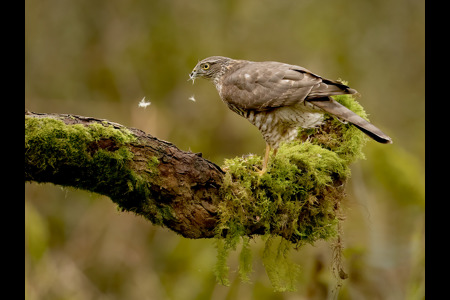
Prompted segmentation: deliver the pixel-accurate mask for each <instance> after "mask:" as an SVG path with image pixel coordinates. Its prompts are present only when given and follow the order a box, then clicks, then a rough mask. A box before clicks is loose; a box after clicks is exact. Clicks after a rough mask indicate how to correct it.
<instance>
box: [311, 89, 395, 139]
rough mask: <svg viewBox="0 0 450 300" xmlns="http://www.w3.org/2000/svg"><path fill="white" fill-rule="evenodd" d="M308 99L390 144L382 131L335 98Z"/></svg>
mask: <svg viewBox="0 0 450 300" xmlns="http://www.w3.org/2000/svg"><path fill="white" fill-rule="evenodd" d="M308 101H309V102H310V103H312V104H314V105H315V106H317V107H319V108H321V109H323V110H324V111H326V112H327V113H329V114H331V115H334V116H336V117H338V118H340V119H342V120H345V121H347V122H350V123H352V124H353V125H355V126H356V127H357V128H358V129H359V130H361V131H362V132H364V133H365V134H367V135H368V136H369V137H371V138H372V139H374V140H375V141H377V142H379V143H382V144H392V139H391V138H390V137H389V136H388V135H386V134H385V133H384V132H382V131H381V130H380V129H379V128H378V127H376V126H375V125H373V124H371V123H369V122H368V121H366V120H364V119H363V118H361V117H360V116H358V115H357V114H355V113H354V112H352V111H351V110H350V109H348V108H347V107H345V106H343V105H342V104H340V103H338V102H336V101H335V100H333V99H331V98H329V97H326V98H319V99H314V100H308Z"/></svg>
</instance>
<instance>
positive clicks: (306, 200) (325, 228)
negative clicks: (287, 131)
mask: <svg viewBox="0 0 450 300" xmlns="http://www.w3.org/2000/svg"><path fill="white" fill-rule="evenodd" d="M335 99H336V101H338V102H340V103H342V104H344V105H345V106H347V107H349V108H350V109H351V110H353V111H354V112H356V113H358V114H359V115H361V116H362V117H366V115H365V112H364V110H363V108H362V107H361V106H360V105H359V104H358V103H357V102H356V101H355V99H354V98H353V97H352V96H350V95H343V96H338V97H336V98H335ZM366 140H367V139H366V137H365V135H364V133H362V132H361V131H359V130H358V129H357V128H355V127H354V126H352V125H350V124H344V123H342V122H340V121H339V120H336V119H334V118H332V117H330V116H327V117H326V118H325V124H324V125H323V126H321V127H320V128H317V129H308V130H304V131H301V132H299V136H298V140H295V141H293V142H290V143H284V144H282V145H281V146H280V148H279V149H278V152H277V154H276V156H275V157H273V156H271V159H270V163H269V168H268V172H267V173H265V174H264V175H262V176H259V175H258V174H257V173H256V172H255V167H257V168H261V164H262V158H261V157H260V156H257V155H249V156H246V157H236V158H233V159H227V160H226V161H225V166H224V169H225V170H227V172H226V175H225V178H224V184H223V186H222V188H221V194H222V197H223V198H224V199H225V200H226V201H223V202H222V203H220V205H219V216H220V225H219V226H218V227H217V237H218V238H219V239H224V241H223V242H222V243H219V244H218V255H219V257H218V261H220V264H221V265H222V266H221V268H220V269H221V272H220V274H219V275H220V276H225V275H227V272H225V271H226V270H227V269H226V268H225V267H224V266H223V263H224V262H225V261H226V258H224V257H221V256H226V255H228V253H229V251H230V250H231V249H235V248H236V245H237V244H238V243H239V242H240V240H241V237H243V236H246V235H250V236H251V235H264V236H265V237H266V238H267V242H266V250H265V254H264V257H263V260H264V264H265V266H266V271H267V273H268V276H269V278H270V279H271V282H272V284H273V286H274V288H275V289H276V290H292V289H293V286H294V285H293V281H292V280H295V276H294V275H295V274H296V273H297V271H298V269H297V267H296V266H294V265H293V264H291V263H289V262H288V259H287V256H288V252H289V250H290V249H291V248H292V247H296V248H299V247H300V246H302V245H304V244H307V243H308V244H313V243H314V242H315V241H317V240H329V239H331V238H334V237H336V235H337V232H338V231H337V224H338V209H339V203H340V201H341V200H342V198H343V197H344V196H345V193H344V188H343V187H344V185H345V182H346V180H347V179H348V178H349V176H350V168H349V165H350V163H352V162H353V161H355V160H356V159H358V158H363V157H364V155H363V153H362V148H363V146H364V144H365V143H366ZM276 236H280V237H281V242H280V243H278V246H274V245H273V243H272V241H273V239H274V238H275V237H276ZM243 251H244V253H242V252H241V261H242V263H243V265H245V266H246V267H245V268H247V267H248V266H251V263H249V262H248V257H249V255H248V251H249V250H248V244H246V245H245V247H243ZM250 271H251V270H248V269H245V272H243V273H244V274H249V273H250ZM241 277H242V278H243V279H245V280H247V279H248V278H247V277H246V276H241ZM293 278H294V279H293ZM219 281H221V282H226V280H224V278H220V279H219Z"/></svg>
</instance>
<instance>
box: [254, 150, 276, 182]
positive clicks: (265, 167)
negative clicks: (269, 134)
mask: <svg viewBox="0 0 450 300" xmlns="http://www.w3.org/2000/svg"><path fill="white" fill-rule="evenodd" d="M274 153H276V150H275V152H274ZM269 156H270V146H269V144H266V153H265V154H264V161H263V167H262V169H261V170H260V171H258V174H259V175H263V174H264V173H266V171H267V164H268V163H269Z"/></svg>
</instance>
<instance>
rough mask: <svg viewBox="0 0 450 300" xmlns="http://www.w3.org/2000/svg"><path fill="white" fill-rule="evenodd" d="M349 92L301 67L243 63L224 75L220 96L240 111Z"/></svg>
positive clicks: (334, 82) (338, 84)
mask: <svg viewBox="0 0 450 300" xmlns="http://www.w3.org/2000/svg"><path fill="white" fill-rule="evenodd" d="M346 89H347V91H346ZM352 91H354V90H351V89H349V88H348V87H347V86H345V85H343V84H341V83H339V82H336V81H331V80H327V79H323V78H321V77H320V76H318V75H316V74H314V73H312V72H311V71H309V70H307V69H305V68H303V67H300V66H295V65H289V64H284V63H279V62H246V63H243V64H238V65H237V67H235V68H231V69H230V71H229V72H227V73H225V75H224V77H223V78H222V82H221V92H220V95H221V97H222V99H223V100H224V101H225V102H227V103H229V104H232V105H234V106H236V107H239V108H241V109H247V110H248V109H251V110H268V109H272V108H277V107H281V106H289V105H293V104H297V103H301V102H302V101H304V100H305V99H306V100H309V99H314V98H318V97H323V96H329V95H338V94H347V93H352ZM355 92H356V91H355Z"/></svg>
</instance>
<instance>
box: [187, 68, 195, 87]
mask: <svg viewBox="0 0 450 300" xmlns="http://www.w3.org/2000/svg"><path fill="white" fill-rule="evenodd" d="M195 78H197V72H196V71H195V70H194V71H192V72H191V74H189V79H188V81H189V80H192V84H194V81H195Z"/></svg>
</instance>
